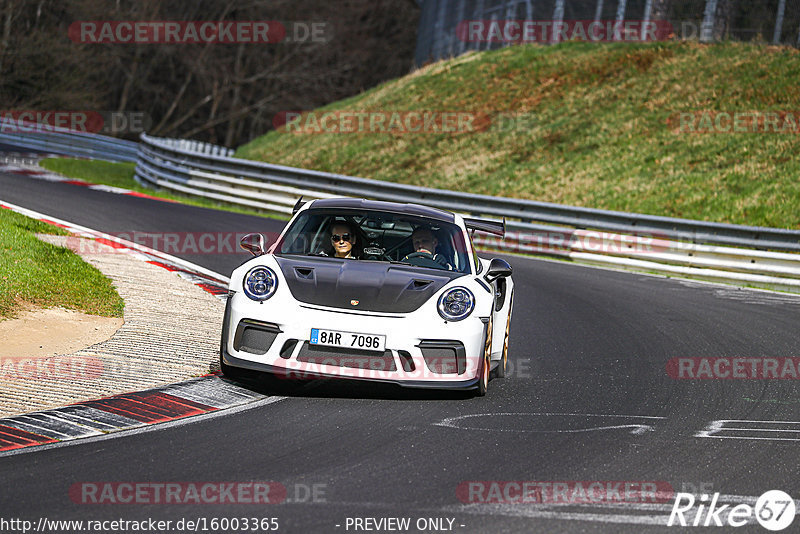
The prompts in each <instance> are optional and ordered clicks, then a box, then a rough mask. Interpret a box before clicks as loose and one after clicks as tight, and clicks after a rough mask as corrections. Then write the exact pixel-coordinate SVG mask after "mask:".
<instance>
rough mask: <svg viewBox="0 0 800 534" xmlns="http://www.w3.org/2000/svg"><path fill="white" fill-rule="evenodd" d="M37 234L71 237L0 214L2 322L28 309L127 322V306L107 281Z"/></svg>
mask: <svg viewBox="0 0 800 534" xmlns="http://www.w3.org/2000/svg"><path fill="white" fill-rule="evenodd" d="M35 233H45V234H56V235H65V234H66V232H64V231H63V230H61V229H60V228H57V227H55V226H52V225H49V224H46V223H43V222H41V221H37V220H35V219H31V218H28V217H25V216H23V215H19V214H18V213H14V212H12V211H11V210H7V209H0V319H2V318H9V317H14V316H15V314H16V313H17V312H18V311H19V310H20V309H22V308H24V307H26V306H29V305H34V306H39V307H45V308H49V307H53V306H62V307H64V308H69V309H74V310H79V311H82V312H85V313H88V314H92V315H102V316H107V317H122V310H123V308H124V306H125V303H124V302H123V301H122V298H121V297H120V296H119V294H118V293H117V291H116V289H115V288H114V286H113V285H112V284H111V281H110V280H109V279H108V278H106V277H105V276H103V274H102V273H101V272H100V271H98V270H97V269H96V268H95V267H93V266H91V265H89V264H88V263H85V262H84V261H83V260H82V259H81V258H80V257H79V256H77V255H76V254H75V253H73V252H72V251H70V250H68V249H65V248H62V247H57V246H54V245H50V244H48V243H44V242H42V241H40V240H39V239H37V238H36V236H35V235H34V234H35Z"/></svg>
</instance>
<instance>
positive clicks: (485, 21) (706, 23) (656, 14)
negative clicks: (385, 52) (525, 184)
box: [415, 0, 800, 66]
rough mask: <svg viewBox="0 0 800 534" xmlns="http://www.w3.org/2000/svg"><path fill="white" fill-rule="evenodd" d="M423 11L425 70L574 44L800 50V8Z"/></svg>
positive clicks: (475, 6) (530, 6)
mask: <svg viewBox="0 0 800 534" xmlns="http://www.w3.org/2000/svg"><path fill="white" fill-rule="evenodd" d="M420 7H421V13H420V23H419V31H418V33H417V47H416V53H415V62H416V65H417V66H421V65H424V64H425V63H428V62H431V61H437V60H440V59H443V58H449V57H456V56H459V55H461V54H463V53H465V52H467V51H469V50H493V49H497V48H501V47H504V46H509V45H512V44H516V43H521V42H538V43H542V44H553V43H558V42H561V41H563V40H573V39H579V40H586V41H603V42H607V41H654V40H681V39H688V40H698V41H700V42H706V43H708V42H715V41H720V40H725V39H731V40H739V41H748V42H760V43H771V44H781V45H790V46H796V47H797V46H800V1H798V0H421V1H420ZM512 21H513V23H512ZM526 22H527V23H528V24H527V30H528V31H527V32H526V25H525V23H526ZM593 23H594V24H593ZM470 24H471V25H470ZM646 24H649V25H652V28H653V30H654V31H647V28H648V26H645V25H646ZM609 28H610V29H611V31H609ZM470 30H474V31H470Z"/></svg>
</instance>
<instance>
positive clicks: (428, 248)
mask: <svg viewBox="0 0 800 534" xmlns="http://www.w3.org/2000/svg"><path fill="white" fill-rule="evenodd" d="M411 242H412V243H413V245H414V250H415V252H412V253H411V254H409V255H408V256H406V257H405V258H403V259H402V261H404V262H407V263H410V264H411V265H417V266H420V267H432V268H434V269H447V270H450V271H452V270H453V266H452V265H450V264H449V263H448V262H447V260H446V259H445V257H444V256H442V255H441V254H437V253H436V247H437V246H438V245H439V240H438V239H436V236H435V235H434V234H433V231H432V230H431V229H430V228H428V227H425V226H420V227H418V228H417V229H415V230H414V233H412V234H411Z"/></svg>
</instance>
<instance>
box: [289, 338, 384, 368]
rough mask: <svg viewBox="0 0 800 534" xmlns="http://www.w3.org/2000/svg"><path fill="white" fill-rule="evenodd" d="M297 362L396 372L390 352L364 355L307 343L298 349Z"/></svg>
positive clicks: (363, 353)
mask: <svg viewBox="0 0 800 534" xmlns="http://www.w3.org/2000/svg"><path fill="white" fill-rule="evenodd" d="M297 360H298V361H301V362H307V363H313V364H316V365H331V366H335V367H352V368H354V369H368V370H371V371H396V370H397V366H396V365H395V363H394V358H393V357H392V351H391V350H388V349H387V350H385V351H384V352H383V354H378V353H375V352H372V353H365V352H361V351H354V350H351V349H346V348H338V347H317V346H314V345H311V344H309V342H308V341H306V342H305V343H303V346H302V347H300V352H299V354H298V355H297Z"/></svg>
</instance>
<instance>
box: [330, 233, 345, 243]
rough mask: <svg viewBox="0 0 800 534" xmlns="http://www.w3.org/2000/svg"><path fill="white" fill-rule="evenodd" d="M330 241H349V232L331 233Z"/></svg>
mask: <svg viewBox="0 0 800 534" xmlns="http://www.w3.org/2000/svg"><path fill="white" fill-rule="evenodd" d="M331 241H333V242H334V243H338V242H339V241H347V242H348V243H349V242H350V234H342V235H339V234H333V235H331Z"/></svg>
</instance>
